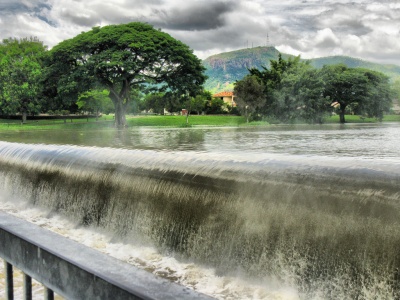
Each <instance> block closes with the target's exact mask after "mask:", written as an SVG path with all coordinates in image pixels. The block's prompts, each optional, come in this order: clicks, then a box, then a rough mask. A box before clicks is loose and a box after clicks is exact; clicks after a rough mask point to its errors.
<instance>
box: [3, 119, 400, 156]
mask: <svg viewBox="0 0 400 300" xmlns="http://www.w3.org/2000/svg"><path fill="white" fill-rule="evenodd" d="M399 137H400V125H399V124H372V125H371V124H346V125H339V124H333V125H312V126H311V125H297V126H288V125H275V126H270V127H265V128H204V127H203V128H201V127H195V128H155V127H133V128H129V129H125V130H114V129H104V130H78V131H73V130H65V131H46V130H38V131H16V132H5V133H2V135H1V137H0V139H1V140H3V141H8V142H20V143H29V144H30V143H32V144H37V143H43V144H70V145H80V146H97V147H114V148H125V149H153V150H174V151H197V152H222V153H232V152H247V153H281V154H296V155H317V156H330V157H343V156H346V157H362V158H374V159H382V158H390V159H397V158H399V157H400V143H399Z"/></svg>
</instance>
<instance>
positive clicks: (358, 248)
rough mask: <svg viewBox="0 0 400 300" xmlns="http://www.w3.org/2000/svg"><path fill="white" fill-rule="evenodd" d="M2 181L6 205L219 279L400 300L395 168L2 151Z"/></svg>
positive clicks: (183, 155) (72, 149)
mask: <svg viewBox="0 0 400 300" xmlns="http://www.w3.org/2000/svg"><path fill="white" fill-rule="evenodd" d="M0 173H1V174H0V175H1V179H0V190H2V191H4V192H7V194H8V195H10V196H12V197H18V198H23V199H27V201H29V202H30V203H31V204H32V205H36V206H39V207H46V208H47V209H50V210H52V211H54V212H56V213H60V214H63V215H65V216H68V217H69V218H71V219H73V220H76V221H77V222H79V223H80V224H81V225H82V226H96V227H99V228H102V229H104V230H107V231H108V232H110V233H111V234H112V235H113V236H114V237H115V239H117V240H121V241H124V242H127V243H129V242H133V241H141V242H143V243H144V244H146V243H151V244H153V245H156V247H158V249H160V251H162V252H163V253H166V255H174V256H176V257H179V258H182V259H185V260H191V261H195V262H198V263H201V264H204V265H207V266H210V267H213V268H215V269H216V270H217V272H218V273H219V274H221V275H229V274H238V273H240V274H242V275H241V276H245V277H248V278H253V279H255V280H261V281H265V280H268V278H278V279H280V280H282V281H289V282H290V283H291V284H294V285H295V286H296V287H297V288H298V290H299V293H300V294H301V295H303V296H304V298H307V295H312V294H313V291H315V290H318V291H321V290H323V292H324V293H326V295H338V294H340V293H345V295H346V296H347V297H348V298H352V299H356V298H362V297H366V295H365V294H366V293H370V292H371V291H373V290H376V289H380V293H383V295H386V296H388V297H394V298H399V297H400V271H399V270H400V252H399V250H398V249H400V191H399V183H400V168H399V165H398V164H397V163H396V162H387V161H386V162H385V161H372V160H366V159H364V160H361V159H360V160H356V159H328V158H324V160H320V159H317V158H315V157H307V156H301V157H300V156H298V157H297V156H290V157H285V156H280V155H262V154H260V155H252V156H251V157H246V156H244V155H222V154H215V153H214V154H210V153H196V152H162V151H145V150H123V149H112V148H85V147H76V146H53V145H51V146H48V145H26V144H16V143H2V142H1V143H0ZM381 295H382V294H381ZM328 298H329V297H328Z"/></svg>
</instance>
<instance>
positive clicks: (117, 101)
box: [109, 92, 126, 127]
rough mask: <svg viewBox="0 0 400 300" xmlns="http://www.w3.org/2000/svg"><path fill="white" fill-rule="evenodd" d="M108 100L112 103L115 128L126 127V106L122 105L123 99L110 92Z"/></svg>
mask: <svg viewBox="0 0 400 300" xmlns="http://www.w3.org/2000/svg"><path fill="white" fill-rule="evenodd" d="M109 96H110V98H111V100H112V102H113V103H114V108H115V117H114V118H115V126H116V127H126V117H125V113H126V105H124V99H123V98H122V97H119V96H117V95H115V94H114V93H111V92H110V95H109Z"/></svg>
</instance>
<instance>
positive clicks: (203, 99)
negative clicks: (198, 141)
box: [0, 22, 393, 126]
mask: <svg viewBox="0 0 400 300" xmlns="http://www.w3.org/2000/svg"><path fill="white" fill-rule="evenodd" d="M270 63H271V67H270V68H268V69H267V68H264V69H263V70H258V69H250V70H249V75H248V76H246V77H245V78H243V79H242V80H240V81H238V82H237V83H236V85H235V95H236V102H237V105H238V108H239V110H240V112H241V113H242V114H243V115H245V116H246V117H247V120H251V119H256V118H263V117H268V118H269V119H274V120H276V121H279V122H285V123H291V122H295V121H297V120H306V121H308V122H310V123H321V122H322V121H323V119H324V117H325V116H326V115H328V114H331V113H332V112H333V111H334V110H338V113H339V114H340V120H341V122H344V121H345V113H346V112H350V113H355V114H360V115H365V116H370V117H371V116H373V117H377V118H378V119H382V117H383V113H384V112H386V111H388V110H389V108H390V106H391V103H392V92H393V91H392V90H391V88H390V84H389V79H388V77H386V76H385V75H383V74H381V73H379V72H374V71H371V70H367V69H360V68H348V67H346V66H345V65H334V66H325V67H324V68H322V69H320V70H317V69H314V68H313V67H311V66H310V65H309V64H307V63H305V62H302V61H301V60H300V58H299V57H297V58H293V59H288V60H284V59H282V57H281V56H279V59H278V60H277V61H274V60H272V61H271V62H270ZM205 79H206V77H205V75H204V67H203V66H202V63H201V61H200V60H199V59H198V58H197V57H196V56H195V55H194V54H193V53H192V51H191V50H190V49H189V48H188V46H187V45H185V44H183V43H181V42H180V41H177V40H175V39H173V38H172V37H171V36H169V35H168V34H166V33H164V32H161V31H160V30H156V29H154V28H153V27H152V26H150V25H148V24H143V23H139V22H134V23H129V24H122V25H110V26H105V27H102V28H99V27H95V28H93V29H92V30H90V31H88V32H84V33H81V34H79V35H78V36H76V37H74V38H72V39H69V40H65V41H63V42H61V43H60V44H58V45H57V46H55V47H54V48H53V49H51V50H50V51H49V50H48V49H47V47H46V46H45V45H44V44H43V43H42V42H41V41H39V40H38V39H37V38H25V39H20V40H18V39H13V38H10V39H5V40H3V42H2V43H0V114H1V115H13V114H16V113H20V114H21V115H22V118H23V121H25V120H26V116H27V115H28V114H38V113H41V112H52V113H54V112H61V111H62V112H67V111H71V112H76V111H77V110H79V109H81V110H86V111H92V112H94V113H96V114H98V113H99V112H100V111H102V112H111V111H114V112H115V120H116V124H117V125H118V126H125V125H126V119H125V114H126V113H127V112H132V111H133V112H135V111H138V110H150V109H151V110H152V111H153V112H156V113H163V112H164V109H166V110H167V111H172V112H173V111H180V110H181V109H182V108H186V109H187V110H188V112H189V113H190V112H191V111H193V112H197V113H200V112H206V113H222V112H224V110H223V108H222V107H223V105H224V103H223V101H222V100H220V99H211V95H210V93H208V92H205V91H204V90H203V89H202V84H203V83H204V81H205ZM188 115H189V114H188Z"/></svg>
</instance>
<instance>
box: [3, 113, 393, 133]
mask: <svg viewBox="0 0 400 300" xmlns="http://www.w3.org/2000/svg"><path fill="white" fill-rule="evenodd" d="M383 121H384V122H400V115H387V116H385V117H384V119H383ZM346 122H347V123H376V122H377V120H376V119H375V118H360V116H352V115H346ZM127 123H128V127H135V126H158V127H187V126H188V125H186V116H127ZM325 123H339V116H332V117H329V118H327V119H326V120H325ZM113 126H114V117H113V115H108V116H102V117H101V118H99V120H98V121H96V120H95V119H94V118H90V119H72V120H71V119H68V118H66V122H64V120H38V121H29V120H28V122H27V124H21V121H20V120H5V119H3V120H1V119H0V130H3V131H4V130H31V129H55V130H57V129H62V130H75V129H102V128H112V127H113ZM189 126H230V127H236V126H268V122H260V121H257V122H251V123H249V124H247V123H246V120H245V118H244V117H240V116H227V115H217V116H215V115H207V116H197V115H192V116H190V117H189Z"/></svg>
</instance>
